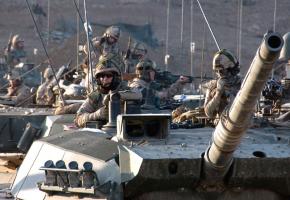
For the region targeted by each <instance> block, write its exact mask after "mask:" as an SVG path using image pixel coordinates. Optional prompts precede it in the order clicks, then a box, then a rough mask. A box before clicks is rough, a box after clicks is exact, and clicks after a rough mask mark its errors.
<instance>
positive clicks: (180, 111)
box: [172, 49, 241, 124]
mask: <svg viewBox="0 0 290 200" xmlns="http://www.w3.org/2000/svg"><path fill="white" fill-rule="evenodd" d="M213 70H214V72H215V73H216V76H217V79H216V80H211V81H209V82H207V83H206V84H204V85H202V89H203V90H206V97H205V102H204V112H205V115H206V116H207V117H208V118H210V119H211V120H214V124H216V123H217V122H218V119H219V117H220V115H221V113H222V112H223V110H224V109H225V107H226V106H227V105H229V104H230V103H232V101H233V99H234V97H235V96H236V94H237V92H238V91H239V89H240V86H241V78H240V76H239V72H240V66H239V62H238V60H237V58H236V57H235V56H234V55H233V54H232V53H231V52H229V51H228V50H226V49H223V50H220V51H218V52H217V53H215V55H214V58H213ZM194 116H195V112H193V110H189V109H188V108H186V107H185V106H180V107H179V108H177V109H176V110H174V111H173V112H172V118H173V122H177V123H179V122H182V121H184V120H187V119H191V118H193V117H194ZM215 119H217V120H215Z"/></svg>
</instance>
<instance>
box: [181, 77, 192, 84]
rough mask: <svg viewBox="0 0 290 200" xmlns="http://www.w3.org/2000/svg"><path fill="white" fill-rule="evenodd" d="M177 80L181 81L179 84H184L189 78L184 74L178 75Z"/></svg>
mask: <svg viewBox="0 0 290 200" xmlns="http://www.w3.org/2000/svg"><path fill="white" fill-rule="evenodd" d="M178 82H179V83H181V84H185V83H189V82H190V80H189V78H188V77H186V76H180V77H179V79H178Z"/></svg>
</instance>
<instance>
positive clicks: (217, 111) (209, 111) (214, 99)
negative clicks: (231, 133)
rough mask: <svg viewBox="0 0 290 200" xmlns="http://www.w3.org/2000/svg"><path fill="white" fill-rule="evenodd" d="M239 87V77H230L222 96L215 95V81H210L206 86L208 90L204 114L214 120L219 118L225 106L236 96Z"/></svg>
mask: <svg viewBox="0 0 290 200" xmlns="http://www.w3.org/2000/svg"><path fill="white" fill-rule="evenodd" d="M240 87H241V79H240V77H239V76H235V77H231V79H230V81H228V82H227V83H226V85H225V91H224V92H223V94H222V95H221V96H220V95H216V91H217V80H212V81H210V82H209V84H208V89H207V91H206V97H205V102H204V111H205V114H206V115H207V116H208V117H209V118H211V119H214V118H215V117H217V115H218V116H220V115H221V113H222V112H223V111H224V109H225V108H226V106H227V105H229V104H231V103H232V101H233V100H234V98H235V96H236V95H237V93H238V91H239V89H240Z"/></svg>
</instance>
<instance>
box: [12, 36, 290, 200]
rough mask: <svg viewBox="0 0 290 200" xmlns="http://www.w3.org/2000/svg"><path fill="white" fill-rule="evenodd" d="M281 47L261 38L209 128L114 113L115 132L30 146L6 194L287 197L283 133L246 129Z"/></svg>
mask: <svg viewBox="0 0 290 200" xmlns="http://www.w3.org/2000/svg"><path fill="white" fill-rule="evenodd" d="M282 46H283V39H282V37H281V36H280V35H279V34H278V33H267V34H266V35H265V37H264V40H263V42H262V44H261V46H260V47H259V48H258V50H257V53H256V55H255V57H254V59H253V62H252V64H251V66H250V68H249V71H248V73H247V75H246V77H245V79H244V82H243V84H242V87H241V90H240V91H239V93H238V95H237V96H236V98H235V100H234V102H233V104H232V105H231V107H230V108H229V109H228V110H227V111H225V112H224V115H223V117H222V118H221V120H220V122H219V124H218V125H217V127H216V128H215V129H214V128H197V129H177V130H170V126H169V124H170V117H171V116H170V115H169V114H160V113H159V114H121V115H118V117H117V119H116V120H114V123H115V122H116V130H115V134H112V129H110V134H108V133H106V132H105V131H102V130H99V129H88V128H85V129H78V130H69V131H65V132H61V131H58V130H59V129H55V130H54V131H53V134H51V135H50V136H49V137H45V138H42V139H40V140H37V141H34V142H33V144H32V146H31V148H30V149H29V151H28V153H27V155H26V157H25V159H24V161H23V163H22V165H21V166H20V168H19V170H18V172H17V175H16V178H15V180H14V182H13V184H12V186H11V194H12V195H13V197H14V198H17V199H25V200H26V199H31V197H32V196H33V199H35V200H38V199H41V200H43V199H79V198H83V199H166V198H167V199H198V200H199V199H289V197H290V185H289V181H290V167H289V166H290V157H289V155H290V144H289V141H290V136H289V130H288V129H287V130H283V129H275V128H271V127H267V128H263V127H262V128H255V129H253V128H250V129H249V126H250V124H251V123H250V122H251V119H252V115H253V113H254V108H255V104H256V102H257V100H258V98H259V96H260V93H261V91H262V89H263V86H264V84H265V82H266V81H267V79H268V76H269V74H270V72H271V70H272V66H273V64H274V62H275V61H276V59H277V58H278V56H279V53H280V50H281V48H282ZM60 125H62V126H65V125H66V122H64V121H63V122H61V123H60ZM111 127H112V126H111ZM112 135H113V136H112ZM209 142H210V145H209Z"/></svg>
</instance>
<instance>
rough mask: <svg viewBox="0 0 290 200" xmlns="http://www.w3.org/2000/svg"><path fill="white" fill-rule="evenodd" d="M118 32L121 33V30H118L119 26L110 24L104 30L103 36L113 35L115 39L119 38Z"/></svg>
mask: <svg viewBox="0 0 290 200" xmlns="http://www.w3.org/2000/svg"><path fill="white" fill-rule="evenodd" d="M120 34H121V30H120V27H119V26H110V27H109V28H107V29H106V31H105V36H110V37H113V38H115V39H116V40H118V39H119V37H120Z"/></svg>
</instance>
